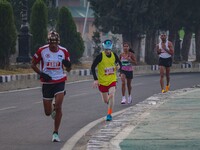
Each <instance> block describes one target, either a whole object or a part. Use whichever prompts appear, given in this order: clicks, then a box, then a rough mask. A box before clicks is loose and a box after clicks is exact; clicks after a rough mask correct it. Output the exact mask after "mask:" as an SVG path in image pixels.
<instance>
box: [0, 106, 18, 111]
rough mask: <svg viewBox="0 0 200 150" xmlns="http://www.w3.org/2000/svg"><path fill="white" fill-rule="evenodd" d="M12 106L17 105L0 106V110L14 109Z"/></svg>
mask: <svg viewBox="0 0 200 150" xmlns="http://www.w3.org/2000/svg"><path fill="white" fill-rule="evenodd" d="M14 108H17V107H16V106H10V107H4V108H0V111H2V110H8V109H14Z"/></svg>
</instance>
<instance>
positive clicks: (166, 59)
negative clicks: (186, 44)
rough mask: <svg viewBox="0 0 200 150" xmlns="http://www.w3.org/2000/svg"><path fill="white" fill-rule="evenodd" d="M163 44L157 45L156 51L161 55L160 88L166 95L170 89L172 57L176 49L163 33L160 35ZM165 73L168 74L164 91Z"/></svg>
mask: <svg viewBox="0 0 200 150" xmlns="http://www.w3.org/2000/svg"><path fill="white" fill-rule="evenodd" d="M160 39H161V42H160V43H159V44H157V46H156V51H157V54H158V55H159V66H160V86H161V92H162V93H165V92H168V91H169V88H170V83H169V82H170V67H171V66H172V55H173V54H174V48H173V44H172V42H170V41H168V40H167V34H166V33H165V32H162V33H161V35H160ZM164 72H166V80H167V83H166V87H165V89H164Z"/></svg>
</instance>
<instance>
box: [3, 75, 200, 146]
mask: <svg viewBox="0 0 200 150" xmlns="http://www.w3.org/2000/svg"><path fill="white" fill-rule="evenodd" d="M199 75H200V73H182V74H181V73H179V74H173V75H172V76H171V80H172V82H171V87H172V89H171V90H175V89H180V88H186V87H190V86H192V85H194V84H197V83H200V78H199ZM120 87H121V86H120V82H119V84H118V89H117V91H118V92H117V95H116V103H115V110H114V111H115V112H116V111H119V110H122V109H124V108H127V107H128V105H121V104H120V100H121V92H120ZM66 89H67V96H66V97H65V101H64V104H63V120H62V124H61V128H60V137H61V139H62V142H61V143H52V142H51V135H52V128H53V120H51V118H48V117H46V116H45V115H44V113H43V106H42V101H41V97H42V96H41V89H40V88H35V89H28V90H21V91H10V92H1V93H0V102H1V105H0V118H1V120H0V128H1V130H0V135H1V136H0V149H11V150H12V149H13V150H27V149H28V150H33V149H34V150H35V149H37V150H45V149H48V150H57V149H60V148H61V147H62V146H63V145H64V143H65V141H67V140H68V139H69V138H70V137H71V136H72V135H73V134H75V133H76V132H77V131H78V130H80V129H81V128H82V127H84V126H85V125H87V124H88V123H90V122H92V121H94V120H96V119H98V118H101V117H103V116H105V115H106V109H107V108H106V106H105V105H103V103H102V101H101V97H100V94H99V93H98V91H97V90H96V89H92V82H91V81H86V82H80V83H73V84H67V86H66ZM159 92H160V86H159V76H158V75H149V76H137V77H135V79H134V81H133V98H134V103H133V105H134V104H135V103H138V102H139V101H143V100H144V99H146V98H147V97H149V96H151V95H153V94H155V93H159ZM134 93H135V94H134Z"/></svg>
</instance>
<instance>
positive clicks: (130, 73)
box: [121, 70, 133, 79]
mask: <svg viewBox="0 0 200 150" xmlns="http://www.w3.org/2000/svg"><path fill="white" fill-rule="evenodd" d="M121 73H122V74H124V75H125V76H126V78H127V79H133V71H125V70H121Z"/></svg>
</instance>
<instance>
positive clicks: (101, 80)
mask: <svg viewBox="0 0 200 150" xmlns="http://www.w3.org/2000/svg"><path fill="white" fill-rule="evenodd" d="M102 46H103V51H102V52H101V53H100V54H99V55H98V56H97V57H96V58H95V60H94V61H93V63H92V66H91V71H92V74H93V78H94V83H93V86H94V87H96V88H97V87H98V88H99V91H100V92H101V96H102V100H103V101H104V102H105V103H106V104H108V113H107V116H106V121H111V120H112V115H111V114H112V111H113V105H114V95H115V89H116V82H117V64H119V65H120V68H121V62H120V60H119V57H118V56H117V55H116V54H115V53H114V52H112V51H111V50H112V47H113V44H112V41H111V40H105V41H104V42H103V44H102ZM96 67H97V72H98V77H97V75H96V71H95V68H96Z"/></svg>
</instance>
